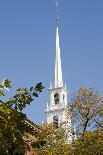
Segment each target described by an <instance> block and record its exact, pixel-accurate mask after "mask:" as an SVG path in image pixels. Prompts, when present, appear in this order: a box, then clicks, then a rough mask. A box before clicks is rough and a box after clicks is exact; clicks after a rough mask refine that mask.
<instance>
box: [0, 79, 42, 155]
mask: <svg viewBox="0 0 103 155" xmlns="http://www.w3.org/2000/svg"><path fill="white" fill-rule="evenodd" d="M10 87H11V81H9V80H8V79H6V80H4V81H3V82H2V84H1V85H0V96H4V95H5V93H4V91H5V90H6V89H9V88H10ZM43 88H44V87H43V86H42V83H38V84H37V85H36V86H35V87H31V88H30V89H27V88H21V89H20V88H19V89H17V93H16V95H14V96H13V97H12V98H10V99H9V100H8V101H6V102H3V101H1V100H0V154H3V155H12V154H17V153H18V154H23V153H24V152H25V150H27V149H29V145H28V143H26V142H25V141H24V136H25V133H30V134H31V135H32V134H33V135H35V133H36V131H35V130H36V128H35V126H31V125H30V124H29V123H28V121H27V117H26V115H25V114H23V113H22V110H23V109H24V108H25V107H26V106H27V105H30V103H31V102H32V101H33V100H34V97H38V95H39V93H40V92H42V89H43Z"/></svg>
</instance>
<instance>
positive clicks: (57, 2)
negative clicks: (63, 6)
mask: <svg viewBox="0 0 103 155" xmlns="http://www.w3.org/2000/svg"><path fill="white" fill-rule="evenodd" d="M55 5H56V11H57V15H56V22H57V24H58V19H59V0H55Z"/></svg>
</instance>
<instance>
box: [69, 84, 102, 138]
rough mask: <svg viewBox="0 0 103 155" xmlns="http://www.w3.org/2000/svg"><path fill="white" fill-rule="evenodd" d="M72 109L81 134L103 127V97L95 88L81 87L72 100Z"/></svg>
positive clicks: (77, 128)
mask: <svg viewBox="0 0 103 155" xmlns="http://www.w3.org/2000/svg"><path fill="white" fill-rule="evenodd" d="M71 109H72V114H73V120H74V123H75V125H76V130H77V132H78V133H79V134H82V135H83V134H84V133H85V131H89V130H96V129H97V128H99V129H102V128H103V115H102V111H103V98H102V97H101V96H99V95H98V93H97V92H96V90H95V89H92V88H85V87H84V88H80V89H79V91H78V92H77V93H76V94H75V96H74V98H73V100H72V105H71Z"/></svg>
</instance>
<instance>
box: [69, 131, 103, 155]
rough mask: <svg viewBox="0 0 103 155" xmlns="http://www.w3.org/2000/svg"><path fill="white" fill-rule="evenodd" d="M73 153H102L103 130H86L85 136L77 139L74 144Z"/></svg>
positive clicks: (73, 154)
mask: <svg viewBox="0 0 103 155" xmlns="http://www.w3.org/2000/svg"><path fill="white" fill-rule="evenodd" d="M72 147H73V150H72V154H71V155H87V154H88V155H102V154H103V130H96V131H93V132H85V135H84V137H82V138H80V139H79V140H77V141H75V143H74V144H73V145H72Z"/></svg>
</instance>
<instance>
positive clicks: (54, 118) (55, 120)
mask: <svg viewBox="0 0 103 155" xmlns="http://www.w3.org/2000/svg"><path fill="white" fill-rule="evenodd" d="M53 126H54V127H55V128H58V116H54V117H53Z"/></svg>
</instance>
